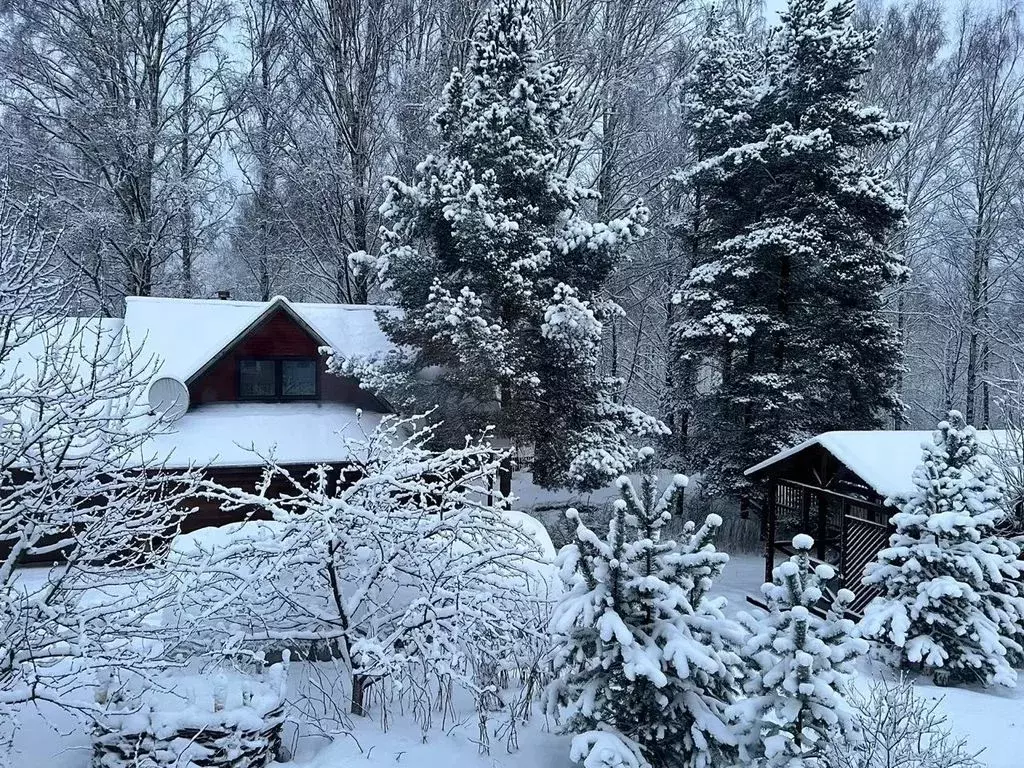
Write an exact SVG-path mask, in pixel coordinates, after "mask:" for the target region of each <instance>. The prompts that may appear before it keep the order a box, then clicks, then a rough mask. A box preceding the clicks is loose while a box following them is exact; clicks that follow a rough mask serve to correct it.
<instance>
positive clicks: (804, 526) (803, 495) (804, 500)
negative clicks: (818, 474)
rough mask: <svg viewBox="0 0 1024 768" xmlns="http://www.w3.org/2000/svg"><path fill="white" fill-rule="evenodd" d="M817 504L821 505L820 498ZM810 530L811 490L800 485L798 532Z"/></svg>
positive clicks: (808, 531)
mask: <svg viewBox="0 0 1024 768" xmlns="http://www.w3.org/2000/svg"><path fill="white" fill-rule="evenodd" d="M818 506H819V507H820V506H821V499H818ZM810 532H811V492H810V491H809V490H808V489H807V488H804V487H800V533H810Z"/></svg>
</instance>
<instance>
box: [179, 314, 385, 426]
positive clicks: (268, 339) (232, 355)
mask: <svg viewBox="0 0 1024 768" xmlns="http://www.w3.org/2000/svg"><path fill="white" fill-rule="evenodd" d="M314 334H316V335H314ZM326 344H327V342H325V341H324V340H323V339H322V338H320V337H319V334H317V333H316V331H315V330H313V329H312V328H311V327H310V326H309V325H308V324H306V323H305V322H304V321H303V320H302V319H301V318H300V317H298V316H297V315H296V314H295V313H294V312H293V311H291V309H290V308H289V307H288V306H287V304H281V305H278V306H276V307H275V306H273V305H272V306H271V308H270V310H269V311H268V312H266V313H264V315H263V316H261V317H260V318H259V319H258V320H257V321H256V322H255V323H253V324H252V325H251V326H249V327H248V328H247V329H245V330H244V331H243V332H242V333H241V334H239V336H237V337H236V338H235V339H234V340H233V341H232V342H231V343H230V344H229V345H228V346H227V347H225V348H224V349H223V350H221V351H220V353H219V354H218V355H216V356H215V357H214V358H213V359H211V360H210V361H209V362H207V363H206V364H205V365H204V366H203V367H202V368H200V369H199V371H197V372H196V373H195V374H193V376H192V377H191V378H189V380H188V382H187V384H188V390H189V402H190V408H194V407H197V406H202V405H204V404H209V403H230V402H238V401H239V399H240V398H239V380H238V366H239V361H241V360H243V359H247V358H248V359H252V358H256V359H259V358H264V359H266V358H275V359H289V358H293V359H313V360H316V363H317V379H318V397H317V398H316V399H317V400H321V401H323V402H334V403H347V404H350V405H355V406H356V407H359V408H363V409H366V410H372V411H376V412H378V413H387V412H388V411H390V410H391V409H390V408H389V407H388V406H387V405H386V404H385V403H383V402H381V401H380V400H379V399H378V398H376V397H374V396H373V395H372V394H371V393H369V392H367V391H366V390H364V389H361V388H360V386H359V382H358V381H357V380H356V379H355V378H353V377H345V376H338V375H335V374H332V373H328V371H327V367H326V361H325V359H324V357H323V355H322V354H321V353H320V348H321V347H323V346H325V345H326Z"/></svg>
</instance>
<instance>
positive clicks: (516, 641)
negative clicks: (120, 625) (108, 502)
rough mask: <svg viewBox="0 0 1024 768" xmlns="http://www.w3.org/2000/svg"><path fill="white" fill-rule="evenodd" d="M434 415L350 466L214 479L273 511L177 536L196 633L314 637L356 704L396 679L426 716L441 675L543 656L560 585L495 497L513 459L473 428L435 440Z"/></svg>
mask: <svg viewBox="0 0 1024 768" xmlns="http://www.w3.org/2000/svg"><path fill="white" fill-rule="evenodd" d="M422 422H423V420H422V419H421V418H418V417H414V418H408V419H403V418H398V417H387V418H385V419H384V420H383V421H382V422H381V424H380V425H379V426H378V427H377V428H376V429H374V430H372V431H367V432H364V434H363V435H362V436H361V437H360V438H344V439H343V443H344V451H343V452H344V453H345V454H346V455H348V457H349V458H348V460H347V462H346V464H345V465H344V466H343V467H341V468H339V469H332V468H330V467H327V466H318V467H315V468H313V469H311V470H309V471H308V472H307V473H305V474H304V475H302V476H297V475H295V474H293V473H292V472H290V471H289V470H288V469H286V468H285V467H282V466H280V465H277V464H276V463H274V461H273V457H270V456H268V457H265V458H266V460H267V461H268V468H267V470H266V472H265V475H264V478H263V481H262V483H261V484H260V487H259V488H258V489H257V490H256V491H255V492H253V493H243V492H239V491H238V490H237V489H231V488H222V487H219V486H216V485H214V484H212V483H207V484H206V486H205V493H206V494H207V495H208V496H209V497H211V498H216V499H218V500H220V501H221V502H222V504H224V505H225V507H226V508H228V509H231V508H238V509H243V508H244V509H249V510H253V509H255V510H258V511H260V513H261V514H262V515H263V516H264V517H269V518H270V519H269V520H268V521H266V522H255V521H252V522H248V523H245V524H242V525H238V526H234V527H229V528H227V529H220V530H218V531H211V532H209V533H208V534H206V535H205V538H204V537H193V538H192V539H191V540H188V541H184V540H183V541H182V542H181V543H180V544H179V545H178V547H177V551H176V553H175V554H176V557H177V558H178V568H179V571H180V573H182V574H183V577H182V589H181V613H180V619H181V624H183V625H195V626H199V627H202V628H203V630H204V634H203V637H202V638H199V637H197V638H196V640H197V642H198V641H199V640H200V639H202V641H204V642H207V643H210V642H212V643H214V644H225V643H226V644H234V645H237V646H253V647H267V646H270V645H277V646H288V647H293V648H297V649H298V648H303V647H305V648H309V647H310V646H315V647H316V648H317V649H318V651H317V658H318V659H319V660H321V661H333V662H337V663H338V664H339V665H340V669H341V670H342V671H343V672H342V676H341V677H342V679H343V680H344V682H345V684H346V685H347V686H348V688H349V694H350V709H351V710H352V712H353V713H355V714H364V713H365V712H366V709H367V699H366V694H367V691H368V689H369V688H370V687H371V686H378V687H379V686H380V685H387V684H388V682H392V683H396V685H395V686H394V688H393V690H392V693H393V694H394V695H397V696H401V697H406V699H407V703H408V705H409V706H410V707H411V708H412V709H413V711H414V712H417V713H418V714H417V719H418V720H420V722H421V724H423V725H424V727H426V725H428V724H429V721H430V719H431V718H432V711H433V703H434V702H433V700H432V699H431V700H429V701H428V700H422V701H420V700H419V699H425V697H433V696H434V695H435V694H434V691H435V690H436V689H438V686H440V688H441V689H444V688H445V686H446V685H447V683H448V682H449V681H451V680H455V681H456V682H459V681H460V680H464V681H466V683H467V686H468V687H470V688H472V687H474V686H475V687H480V686H477V685H476V683H477V682H479V681H474V680H472V679H471V678H472V670H473V669H481V668H490V669H506V668H508V669H510V670H514V669H516V668H519V667H522V668H526V667H528V666H529V664H530V663H531V662H532V658H533V656H534V653H535V652H534V650H533V649H534V648H535V647H536V646H537V645H538V644H539V643H541V642H542V641H543V639H544V627H545V626H546V622H547V611H546V608H545V606H546V604H547V600H548V589H549V586H550V585H549V584H548V583H547V580H546V578H545V576H544V574H543V567H542V566H541V565H540V561H541V559H542V558H541V556H540V552H539V549H538V545H537V542H536V541H535V539H534V538H533V537H531V535H530V534H529V533H528V532H527V531H525V530H524V529H523V528H522V527H520V526H517V525H516V524H515V523H514V522H512V520H511V519H510V518H509V517H508V515H509V514H511V513H504V512H502V511H500V510H496V509H494V508H492V507H490V506H488V503H487V499H488V487H489V481H490V479H491V478H492V477H493V476H494V473H495V472H496V471H497V468H498V466H499V464H500V461H501V459H502V456H501V454H500V453H498V452H496V451H494V450H493V449H492V448H491V447H490V446H489V445H488V444H487V443H486V442H481V441H472V440H467V443H466V445H465V446H464V447H462V448H459V449H447V450H443V451H440V452H438V451H435V450H432V449H431V448H430V447H428V446H429V445H431V438H432V437H433V427H429V426H428V427H423V426H422ZM300 653H301V651H300ZM471 657H475V658H471ZM471 662H472V663H471ZM410 697H411V698H413V699H416V700H414V701H409V700H408V699H409V698H410ZM385 698H387V697H385Z"/></svg>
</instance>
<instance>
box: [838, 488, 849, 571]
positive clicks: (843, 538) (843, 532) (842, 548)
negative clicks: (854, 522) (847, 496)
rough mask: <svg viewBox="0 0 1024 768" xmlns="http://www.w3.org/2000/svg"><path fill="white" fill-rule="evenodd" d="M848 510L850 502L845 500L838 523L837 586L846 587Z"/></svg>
mask: <svg viewBox="0 0 1024 768" xmlns="http://www.w3.org/2000/svg"><path fill="white" fill-rule="evenodd" d="M849 511H850V504H849V502H845V503H844V504H843V520H842V523H840V528H839V586H840V587H846V588H847V589H848V588H849V587H847V580H846V569H847V564H846V556H847V554H848V553H847V551H846V542H847V540H848V538H849V531H848V530H847V529H848V527H849V525H850V515H849Z"/></svg>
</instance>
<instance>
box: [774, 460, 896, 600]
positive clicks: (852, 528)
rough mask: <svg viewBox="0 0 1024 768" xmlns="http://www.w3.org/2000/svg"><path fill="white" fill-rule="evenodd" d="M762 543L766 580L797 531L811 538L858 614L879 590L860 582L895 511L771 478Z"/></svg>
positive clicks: (817, 554)
mask: <svg viewBox="0 0 1024 768" xmlns="http://www.w3.org/2000/svg"><path fill="white" fill-rule="evenodd" d="M767 501H768V503H767V509H766V511H767V513H768V525H767V541H766V543H765V581H771V578H772V570H773V569H774V568H775V559H776V554H779V555H782V556H784V557H789V556H790V555H792V554H793V552H792V539H793V536H794V535H796V534H798V533H806V534H808V535H810V536H812V537H813V538H814V545H815V549H814V552H813V556H814V560H815V561H816V562H822V563H828V564H830V565H832V566H834V567H835V568H836V570H837V571H838V579H837V581H838V583H837V584H836V585H834V586H835V588H836V589H839V588H846V589H849V590H850V591H851V592H853V593H854V595H855V596H856V599H855V601H854V604H853V606H852V608H853V610H854V612H856V613H860V612H862V611H863V610H864V607H865V606H866V605H867V604H868V602H870V600H871V598H872V597H874V596H875V594H877V592H876V590H874V589H873V588H871V587H867V586H865V585H864V584H863V583H862V581H861V580H862V578H863V575H864V568H865V566H867V564H868V563H869V562H871V561H872V560H874V559H875V556H876V555H877V554H878V552H879V551H880V550H881V549H882V548H884V547H885V546H886V544H887V543H888V541H889V534H890V533H891V528H890V525H889V517H890V516H891V515H892V513H893V510H892V509H890V508H888V507H884V506H882V505H880V504H875V503H873V502H871V501H867V500H865V499H859V498H856V497H854V496H847V495H845V494H842V493H838V492H836V491H831V490H828V489H827V488H819V487H816V486H813V485H808V484H806V483H800V482H797V481H794V480H782V479H776V480H774V481H773V482H772V483H771V484H770V485H769V488H768V500H767Z"/></svg>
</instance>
